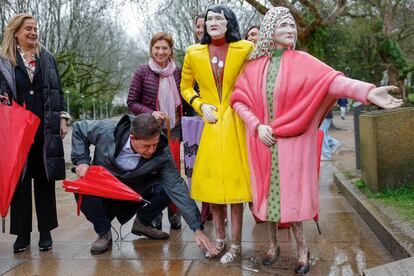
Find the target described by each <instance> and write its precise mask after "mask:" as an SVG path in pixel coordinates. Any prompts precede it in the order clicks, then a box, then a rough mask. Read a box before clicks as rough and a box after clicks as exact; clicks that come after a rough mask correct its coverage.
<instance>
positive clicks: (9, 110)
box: [0, 102, 40, 233]
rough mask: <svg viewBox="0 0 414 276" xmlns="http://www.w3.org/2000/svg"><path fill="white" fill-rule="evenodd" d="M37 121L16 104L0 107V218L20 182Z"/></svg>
mask: <svg viewBox="0 0 414 276" xmlns="http://www.w3.org/2000/svg"><path fill="white" fill-rule="evenodd" d="M39 123H40V119H39V118H38V117H36V115H34V114H33V113H32V112H30V111H29V110H26V108H25V106H24V107H21V106H20V105H18V104H17V103H16V102H13V103H12V105H11V106H8V105H3V104H0V141H1V143H2V147H1V151H2V153H1V154H0V215H1V216H2V218H3V233H4V231H5V229H4V228H5V217H6V215H7V213H8V210H9V207H10V202H11V200H12V198H13V194H14V191H15V189H16V186H17V183H18V181H19V177H20V174H21V172H22V169H23V166H24V163H25V162H26V159H27V156H28V154H29V150H30V147H31V145H32V144H33V142H34V137H35V134H36V130H37V127H38V126H39Z"/></svg>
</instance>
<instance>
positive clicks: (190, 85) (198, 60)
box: [181, 40, 253, 204]
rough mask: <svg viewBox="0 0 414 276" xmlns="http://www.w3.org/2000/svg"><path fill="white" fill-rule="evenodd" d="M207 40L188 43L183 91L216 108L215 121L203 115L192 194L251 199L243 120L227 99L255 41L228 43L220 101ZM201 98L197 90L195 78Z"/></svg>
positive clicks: (205, 198) (197, 104)
mask: <svg viewBox="0 0 414 276" xmlns="http://www.w3.org/2000/svg"><path fill="white" fill-rule="evenodd" d="M208 47H209V46H208V45H201V44H197V45H193V46H191V47H189V48H188V51H187V54H186V56H185V59H184V65H183V70H182V77H181V94H182V96H183V98H184V99H185V100H186V101H187V102H188V103H190V101H191V103H190V104H191V105H192V107H193V108H194V109H195V110H196V111H197V112H198V114H200V115H202V112H201V109H200V108H201V105H202V104H203V103H206V104H211V105H214V106H215V107H217V108H218V111H217V112H215V113H216V117H217V122H216V123H215V124H209V123H208V122H207V121H206V120H204V129H203V133H202V135H201V140H200V145H199V148H198V153H197V157H196V161H195V164H194V170H193V174H192V185H191V197H192V198H193V199H195V200H199V201H202V202H208V203H218V204H227V203H229V204H230V203H242V202H249V201H251V198H252V197H251V186H250V172H249V166H248V159H247V143H246V131H245V127H244V123H243V121H242V120H241V118H240V117H239V116H238V115H237V113H236V112H235V111H234V110H233V109H232V108H231V106H230V104H229V101H230V96H231V94H232V92H233V88H234V83H235V82H236V79H237V77H238V75H239V73H240V72H241V71H242V68H243V66H244V63H245V61H246V58H247V57H248V55H249V54H250V52H251V51H252V50H253V44H252V43H250V42H248V41H245V40H240V41H237V42H232V43H229V47H228V51H227V56H226V61H225V66H224V73H223V74H224V75H223V83H222V87H223V88H222V100H221V102H220V99H219V93H218V90H217V87H216V83H215V79H214V76H213V71H212V68H211V65H210V55H209V49H208ZM195 81H196V82H197V83H198V86H199V88H200V97H197V93H196V92H195V91H194V82H195Z"/></svg>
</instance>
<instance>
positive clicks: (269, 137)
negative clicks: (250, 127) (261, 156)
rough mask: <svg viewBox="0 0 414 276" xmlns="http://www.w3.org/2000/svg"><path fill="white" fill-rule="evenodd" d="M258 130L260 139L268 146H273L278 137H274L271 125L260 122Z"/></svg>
mask: <svg viewBox="0 0 414 276" xmlns="http://www.w3.org/2000/svg"><path fill="white" fill-rule="evenodd" d="M257 132H258V134H259V139H260V140H261V141H262V142H263V144H265V145H266V146H268V147H271V146H273V145H274V144H275V143H276V138H275V137H273V131H272V128H271V127H270V126H268V125H263V124H260V125H258V126H257Z"/></svg>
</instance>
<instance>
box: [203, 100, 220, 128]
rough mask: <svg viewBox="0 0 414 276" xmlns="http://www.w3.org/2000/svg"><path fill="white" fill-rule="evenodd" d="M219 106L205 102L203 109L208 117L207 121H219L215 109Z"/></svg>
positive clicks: (204, 114)
mask: <svg viewBox="0 0 414 276" xmlns="http://www.w3.org/2000/svg"><path fill="white" fill-rule="evenodd" d="M217 110H218V109H217V107H215V106H214V105H211V104H203V105H202V106H201V111H202V112H203V116H204V118H206V120H207V122H209V123H210V124H215V123H217V117H216V115H215V114H214V112H213V111H217Z"/></svg>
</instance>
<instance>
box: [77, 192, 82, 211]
mask: <svg viewBox="0 0 414 276" xmlns="http://www.w3.org/2000/svg"><path fill="white" fill-rule="evenodd" d="M78 195H79V197H78V207H77V209H76V214H77V215H78V216H80V207H81V205H82V200H83V195H82V194H78Z"/></svg>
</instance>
